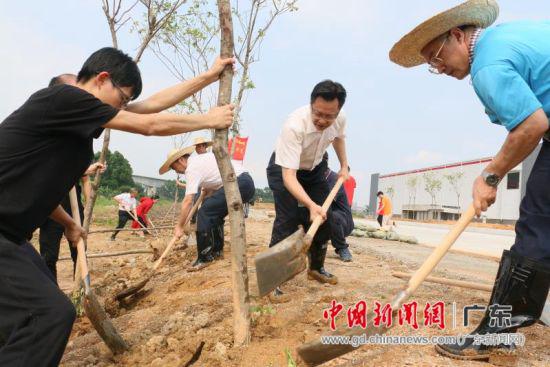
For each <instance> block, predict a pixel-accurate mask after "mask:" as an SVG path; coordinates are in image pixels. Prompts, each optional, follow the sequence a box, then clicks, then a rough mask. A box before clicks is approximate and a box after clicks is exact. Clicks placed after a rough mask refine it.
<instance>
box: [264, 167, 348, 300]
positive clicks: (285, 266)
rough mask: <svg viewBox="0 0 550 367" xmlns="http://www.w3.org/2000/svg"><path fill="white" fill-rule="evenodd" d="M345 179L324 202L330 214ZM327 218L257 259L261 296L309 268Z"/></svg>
mask: <svg viewBox="0 0 550 367" xmlns="http://www.w3.org/2000/svg"><path fill="white" fill-rule="evenodd" d="M343 182H344V179H343V178H342V177H340V178H339V179H338V181H336V184H335V185H334V187H333V188H332V190H331V191H330V193H329V194H328V196H327V198H326V200H325V202H324V203H323V207H322V208H323V210H324V211H325V212H326V211H328V208H329V207H330V204H332V201H333V200H334V197H335V196H336V194H337V193H338V190H339V189H340V186H342V183H343ZM322 222H323V219H322V218H321V217H320V216H318V217H316V218H315V220H314V221H313V223H312V224H311V226H310V227H309V230H308V231H307V233H305V234H304V230H303V228H302V227H300V228H299V229H298V230H297V231H296V232H294V233H293V234H292V235H290V236H289V237H287V238H285V239H284V240H282V241H281V242H279V243H277V244H275V245H274V246H272V247H270V248H269V249H268V250H267V251H264V252H262V253H261V254H259V255H258V256H256V258H255V259H254V262H255V264H256V277H257V280H258V290H259V294H260V297H263V296H265V295H267V294H269V292H271V291H272V290H274V289H275V288H277V287H278V286H279V285H281V284H283V283H284V282H286V281H288V280H290V279H292V278H294V277H295V276H296V275H298V274H300V273H301V272H302V271H303V270H304V269H305V268H306V265H307V261H306V255H307V252H308V250H309V248H310V246H311V242H312V241H313V237H314V236H315V233H316V232H317V230H318V229H319V226H320V225H321V223H322Z"/></svg>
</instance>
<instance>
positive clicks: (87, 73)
mask: <svg viewBox="0 0 550 367" xmlns="http://www.w3.org/2000/svg"><path fill="white" fill-rule="evenodd" d="M102 71H106V72H108V73H109V75H110V76H111V78H112V80H113V82H114V83H115V84H117V85H118V86H120V87H130V88H132V100H134V99H136V98H137V97H138V96H139V95H140V94H141V89H142V83H141V73H140V72H139V68H138V66H137V64H136V62H135V61H134V60H132V58H131V57H130V56H128V55H126V54H125V53H124V52H122V51H120V50H118V49H116V48H113V47H104V48H102V49H100V50H97V51H96V52H94V53H93V54H91V55H90V57H88V59H87V60H86V61H85V62H84V65H82V69H80V71H79V72H78V76H77V78H76V80H77V82H84V83H85V82H87V81H88V80H90V79H91V78H93V77H94V76H96V75H98V74H99V73H101V72H102Z"/></svg>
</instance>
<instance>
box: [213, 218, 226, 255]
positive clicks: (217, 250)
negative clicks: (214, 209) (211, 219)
mask: <svg viewBox="0 0 550 367" xmlns="http://www.w3.org/2000/svg"><path fill="white" fill-rule="evenodd" d="M223 245H224V233H223V224H221V225H219V226H218V227H214V228H212V257H214V260H218V259H220V260H221V259H223Z"/></svg>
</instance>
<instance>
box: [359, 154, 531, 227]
mask: <svg viewBox="0 0 550 367" xmlns="http://www.w3.org/2000/svg"><path fill="white" fill-rule="evenodd" d="M538 151H539V149H536V150H535V152H533V154H531V156H529V157H528V158H527V159H526V160H525V161H524V162H523V163H521V164H520V165H518V166H517V167H515V168H514V169H512V170H511V171H510V172H509V173H508V174H507V175H506V177H504V178H503V180H502V182H501V183H500V185H499V187H498V191H497V201H496V203H495V204H493V205H492V206H491V207H490V208H489V210H487V212H485V213H484V215H485V217H486V219H487V220H489V221H493V222H506V223H510V222H514V221H516V220H517V219H518V217H519V204H520V201H521V198H522V197H523V193H524V192H525V184H526V182H527V178H528V177H529V173H530V172H531V168H532V166H533V163H534V160H535V158H536V155H537V154H538ZM491 159H492V158H490V157H489V158H481V159H476V160H470V161H464V162H458V163H452V164H445V165H440V166H435V167H426V168H419V169H415V170H411V171H406V172H395V173H387V174H378V173H377V174H373V175H372V176H371V195H370V205H369V209H370V210H369V211H370V212H371V214H374V209H375V208H376V207H377V201H376V193H377V192H378V191H382V192H384V194H385V195H388V196H389V197H390V198H391V200H392V204H393V214H394V215H396V216H402V217H404V218H409V219H417V220H429V219H442V220H447V219H458V217H459V215H460V213H461V212H462V211H463V210H465V208H467V207H468V205H470V203H471V202H472V184H473V182H474V180H475V179H476V177H478V176H479V174H480V173H481V171H482V170H483V168H485V166H487V164H488V163H489V162H490V161H491Z"/></svg>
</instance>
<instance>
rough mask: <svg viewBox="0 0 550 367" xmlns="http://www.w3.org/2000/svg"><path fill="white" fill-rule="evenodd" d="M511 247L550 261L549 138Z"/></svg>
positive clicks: (537, 161)
mask: <svg viewBox="0 0 550 367" xmlns="http://www.w3.org/2000/svg"><path fill="white" fill-rule="evenodd" d="M510 250H511V251H514V252H516V253H518V254H520V255H522V256H527V257H530V258H532V259H534V260H537V261H543V262H544V263H546V264H550V142H548V141H546V140H544V142H543V144H542V148H541V150H540V153H539V155H538V157H537V160H536V161H535V165H534V166H533V170H532V171H531V175H530V176H529V179H528V180H527V190H526V192H525V196H524V198H523V200H522V201H521V205H520V207H519V219H518V221H517V223H516V241H515V243H514V245H513V246H512V248H511V249H510Z"/></svg>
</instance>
